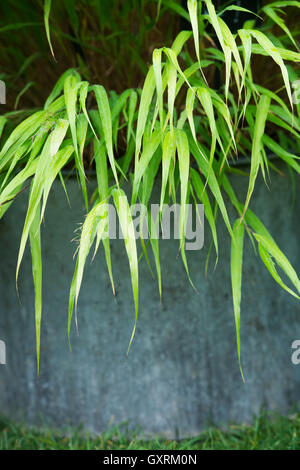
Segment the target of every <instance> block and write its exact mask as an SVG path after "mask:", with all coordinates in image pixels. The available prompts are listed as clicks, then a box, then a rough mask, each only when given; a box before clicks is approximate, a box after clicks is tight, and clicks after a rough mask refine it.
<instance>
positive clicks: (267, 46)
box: [251, 30, 293, 109]
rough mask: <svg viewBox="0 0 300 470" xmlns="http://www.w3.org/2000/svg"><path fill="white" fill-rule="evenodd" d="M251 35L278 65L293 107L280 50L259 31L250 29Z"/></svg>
mask: <svg viewBox="0 0 300 470" xmlns="http://www.w3.org/2000/svg"><path fill="white" fill-rule="evenodd" d="M251 34H252V36H253V37H254V38H255V39H256V40H257V42H258V43H259V44H260V46H261V47H262V48H263V49H264V50H265V51H266V52H267V55H269V56H270V57H272V59H273V60H274V62H276V64H278V65H279V67H280V69H281V73H282V77H283V81H284V84H285V88H286V92H287V95H288V98H289V101H290V104H291V108H292V109H293V99H292V92H291V85H290V81H289V75H288V71H287V69H286V66H285V65H284V62H283V59H282V56H281V53H280V50H279V49H277V48H276V47H275V45H274V44H273V43H272V41H270V39H268V38H267V37H266V35H265V34H263V33H262V32H261V31H257V30H251Z"/></svg>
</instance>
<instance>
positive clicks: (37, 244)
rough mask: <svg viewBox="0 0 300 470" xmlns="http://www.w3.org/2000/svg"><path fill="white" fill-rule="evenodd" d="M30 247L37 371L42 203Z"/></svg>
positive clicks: (40, 292) (36, 215)
mask: <svg viewBox="0 0 300 470" xmlns="http://www.w3.org/2000/svg"><path fill="white" fill-rule="evenodd" d="M29 236H30V248H31V258H32V274H33V282H34V291H35V331H36V356H37V371H38V373H39V370H40V344H41V322H42V254H41V234H40V205H38V207H37V208H36V212H35V214H34V217H33V221H32V225H31V227H30V230H29Z"/></svg>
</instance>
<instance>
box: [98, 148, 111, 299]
mask: <svg viewBox="0 0 300 470" xmlns="http://www.w3.org/2000/svg"><path fill="white" fill-rule="evenodd" d="M94 149H95V162H96V171H97V182H98V191H99V196H100V200H101V201H105V200H106V201H107V200H108V196H109V191H108V174H107V158H106V152H105V150H104V146H103V144H101V143H100V142H99V141H96V140H95V141H94ZM108 215H109V214H108ZM105 231H106V232H107V233H108V232H109V217H108V218H107V225H106V227H105ZM99 242H100V239H99V236H98V239H97V244H99ZM103 246H104V251H105V258H106V265H107V270H108V274H109V278H110V282H111V287H112V291H113V294H114V295H115V285H114V279H113V274H112V266H111V255H110V243H109V238H108V237H105V238H103ZM95 251H96V250H95Z"/></svg>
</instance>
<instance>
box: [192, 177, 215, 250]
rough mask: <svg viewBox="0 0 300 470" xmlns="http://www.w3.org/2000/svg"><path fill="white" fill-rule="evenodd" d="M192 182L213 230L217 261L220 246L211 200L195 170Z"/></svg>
mask: <svg viewBox="0 0 300 470" xmlns="http://www.w3.org/2000/svg"><path fill="white" fill-rule="evenodd" d="M191 180H192V184H193V188H194V189H195V192H196V194H197V196H198V198H199V200H200V201H201V202H202V203H203V205H204V213H205V217H206V218H207V220H208V223H209V225H210V228H211V233H212V237H213V242H214V245H215V250H216V255H217V259H218V256H219V246H218V236H217V229H216V223H215V218H214V215H213V212H212V209H211V205H210V202H209V198H208V196H207V193H206V191H205V188H204V184H203V182H202V180H201V177H200V175H199V173H198V172H197V171H196V170H194V169H193V168H191Z"/></svg>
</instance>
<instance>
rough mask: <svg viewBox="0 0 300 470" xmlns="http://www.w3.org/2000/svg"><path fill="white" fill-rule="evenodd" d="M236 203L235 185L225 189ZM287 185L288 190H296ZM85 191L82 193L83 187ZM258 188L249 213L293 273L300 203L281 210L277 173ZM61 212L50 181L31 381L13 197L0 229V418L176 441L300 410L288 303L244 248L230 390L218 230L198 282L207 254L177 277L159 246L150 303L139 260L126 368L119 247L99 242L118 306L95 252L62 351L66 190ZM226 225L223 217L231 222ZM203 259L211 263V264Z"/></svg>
mask: <svg viewBox="0 0 300 470" xmlns="http://www.w3.org/2000/svg"><path fill="white" fill-rule="evenodd" d="M232 181H233V183H234V186H235V188H236V190H237V192H238V194H239V195H240V197H241V198H242V196H243V197H244V196H245V192H246V189H247V188H246V186H247V179H246V178H243V177H241V176H239V177H237V176H234V177H233V178H232ZM297 182H298V183H299V179H298V181H297ZM92 185H93V184H92V183H91V186H92ZM270 189H271V191H269V190H268V189H267V188H266V187H265V185H264V184H263V183H262V182H261V181H260V182H259V184H258V186H257V187H256V191H255V194H254V196H253V200H252V202H251V208H252V209H253V210H254V211H256V212H257V214H259V215H260V217H261V219H262V221H263V222H264V223H265V225H266V226H267V227H268V228H269V229H270V231H271V233H272V234H273V236H274V237H275V239H276V241H277V242H278V244H279V246H280V247H281V248H282V249H283V251H284V252H285V253H286V254H287V255H288V257H289V259H290V260H291V261H292V263H293V264H294V266H295V268H296V270H297V271H298V272H300V244H299V232H300V219H299V213H300V193H299V189H298V191H297V195H298V198H296V203H295V206H294V208H293V209H291V206H292V192H291V182H290V179H289V176H288V174H287V173H286V174H285V176H279V175H278V174H272V182H271V184H270ZM68 191H69V196H70V200H71V204H72V208H71V209H70V208H69V207H68V205H67V202H66V199H65V197H64V194H63V191H62V189H61V186H60V184H59V183H55V185H54V189H53V191H52V193H51V195H50V198H49V203H48V209H47V211H46V217H45V224H44V227H43V231H42V240H43V254H44V257H43V260H44V265H43V267H44V273H43V276H44V278H43V325H42V336H41V366H40V369H41V370H40V376H39V378H37V375H36V358H35V332H34V308H33V306H34V298H33V284H32V273H31V264H30V256H29V252H28V251H27V253H26V257H25V260H24V262H23V265H22V269H21V272H20V280H19V290H20V298H21V304H19V301H18V298H17V295H16V290H15V267H16V259H17V252H18V244H19V241H20V236H21V230H22V225H23V222H24V215H25V208H26V202H27V198H26V197H25V195H22V196H21V197H19V199H18V200H17V201H16V202H15V203H14V205H13V206H12V207H11V208H10V210H9V211H8V213H7V214H6V215H5V217H4V219H3V220H2V221H1V222H0V259H1V263H0V276H1V283H0V340H3V341H5V343H6V362H7V364H6V365H0V413H3V414H5V415H9V416H14V417H15V418H20V417H21V418H24V419H25V420H26V421H27V422H28V423H41V422H42V419H43V420H44V422H45V423H46V424H48V425H51V426H57V427H65V426H68V425H76V426H77V425H79V424H80V423H84V426H85V427H86V428H88V429H90V430H91V431H92V432H101V431H104V430H105V429H107V428H108V426H109V425H110V424H112V423H114V424H118V423H120V422H123V421H126V420H129V422H130V426H131V427H135V426H137V425H138V426H140V427H141V428H143V429H144V430H145V431H146V432H147V433H165V434H168V435H170V436H177V437H178V436H179V437H182V436H187V435H192V434H195V433H197V432H199V431H200V430H201V429H203V428H204V427H205V426H206V424H207V423H223V424H226V423H228V422H229V421H231V420H233V421H236V422H239V423H241V422H248V421H251V418H252V415H253V413H258V412H259V410H260V407H261V406H265V407H266V408H267V409H275V408H277V409H278V410H280V411H281V412H283V413H288V412H289V410H290V408H291V406H293V405H295V404H298V405H299V402H300V365H298V366H297V365H293V364H292V362H291V355H292V349H291V344H292V342H293V341H294V340H295V339H300V304H299V302H297V300H296V299H294V298H292V297H291V296H290V295H289V294H288V293H286V292H285V291H283V290H282V289H280V288H279V286H277V284H275V281H273V279H272V278H271V276H270V275H269V273H268V272H267V271H266V269H265V267H264V265H263V264H262V262H261V261H260V259H259V258H258V257H257V256H255V254H254V251H253V248H252V246H251V243H250V241H249V239H248V237H246V238H245V256H244V270H243V294H242V361H243V368H244V373H245V378H246V383H245V384H244V383H243V382H242V380H241V376H240V372H239V368H238V363H237V354H236V340H235V328H234V318H233V310H232V297H231V284H230V264H229V254H230V240H229V237H228V235H227V232H226V229H225V227H224V224H223V222H222V221H221V220H220V221H219V228H220V231H219V243H220V259H219V263H218V266H217V269H216V270H215V272H213V270H212V266H213V263H211V265H210V266H211V267H210V270H209V275H208V279H207V280H206V279H205V276H204V264H205V259H206V254H207V250H208V247H209V244H210V234H209V231H208V230H207V227H206V231H205V233H206V238H205V242H204V248H203V250H201V251H199V252H190V253H189V254H188V260H189V266H190V273H191V276H192V279H193V281H194V283H195V285H196V286H197V289H198V292H197V293H196V292H195V291H193V289H192V287H191V286H190V284H189V282H188V280H187V276H186V274H185V271H184V268H183V265H182V261H181V259H180V257H178V258H177V251H178V242H177V241H171V242H170V241H161V242H160V251H161V264H162V274H163V302H162V305H160V301H159V294H158V289H157V284H156V282H155V281H153V279H152V277H151V275H150V273H149V270H148V267H147V266H146V263H145V261H144V260H143V261H142V262H141V264H140V313H139V321H138V326H137V331H136V336H135V339H134V342H133V344H132V348H131V351H130V354H129V357H128V358H126V357H125V353H126V350H127V346H128V341H129V338H130V334H131V330H132V326H133V319H134V308H133V300H132V291H131V283H130V276H129V269H128V261H127V258H126V254H125V251H124V248H123V242H121V241H114V242H112V262H113V272H114V276H115V281H116V287H117V297H116V299H114V298H113V296H112V293H111V289H110V283H109V278H108V274H107V271H106V265H105V259H104V253H103V248H101V250H100V251H99V253H98V255H97V257H96V259H95V260H94V262H93V263H92V264H91V265H88V266H87V269H86V271H85V275H84V280H83V285H82V290H81V294H80V298H79V305H78V316H79V333H80V335H79V337H77V336H76V333H75V328H74V325H73V329H72V347H73V350H72V353H70V351H69V349H68V344H67V304H68V292H69V286H70V282H71V279H72V274H73V268H74V261H73V259H72V257H73V254H74V251H75V244H74V243H70V240H71V239H72V238H73V237H74V233H73V231H74V229H75V228H76V224H77V223H79V222H81V221H82V220H83V215H84V209H83V204H82V200H81V196H80V193H79V190H78V187H77V183H76V182H75V181H71V182H70V183H69V186H68ZM231 215H233V212H232V213H231ZM212 259H213V261H214V258H212Z"/></svg>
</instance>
